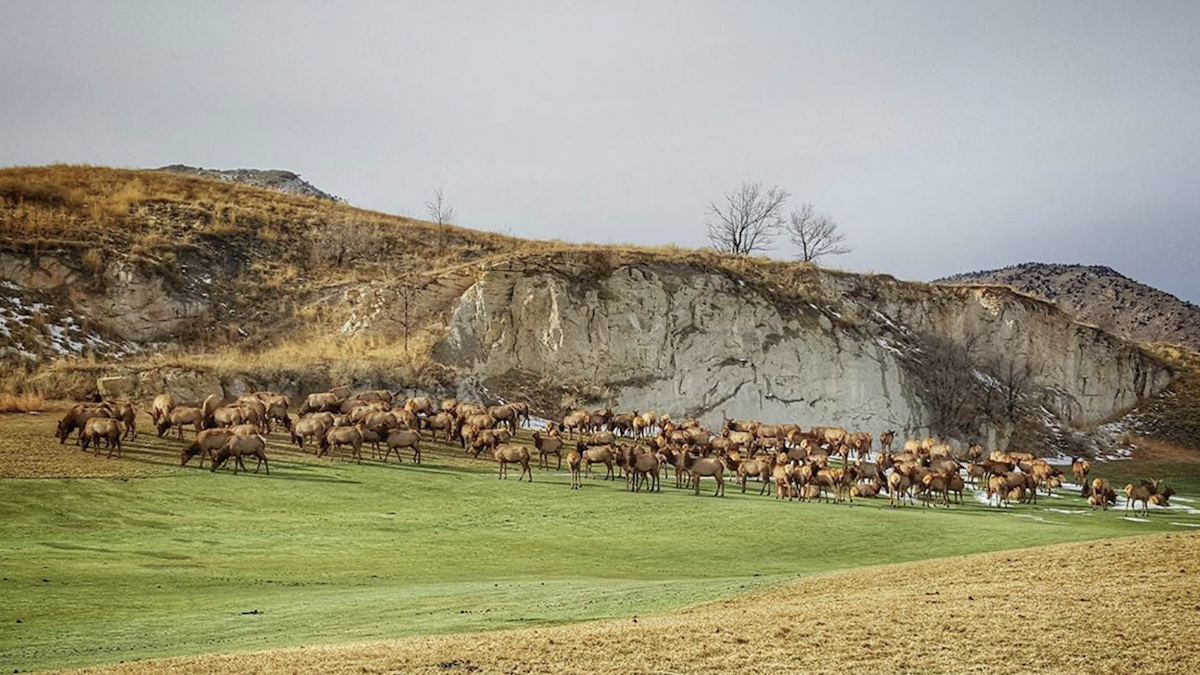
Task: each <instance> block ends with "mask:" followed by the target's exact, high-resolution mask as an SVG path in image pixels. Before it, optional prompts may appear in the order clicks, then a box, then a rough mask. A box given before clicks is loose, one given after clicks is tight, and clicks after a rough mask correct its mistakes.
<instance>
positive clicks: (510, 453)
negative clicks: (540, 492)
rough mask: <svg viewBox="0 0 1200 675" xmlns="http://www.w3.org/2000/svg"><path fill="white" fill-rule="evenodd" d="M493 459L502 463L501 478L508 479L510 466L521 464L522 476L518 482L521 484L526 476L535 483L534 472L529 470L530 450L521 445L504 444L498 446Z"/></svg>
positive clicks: (493, 453)
mask: <svg viewBox="0 0 1200 675" xmlns="http://www.w3.org/2000/svg"><path fill="white" fill-rule="evenodd" d="M492 457H494V458H495V459H496V461H497V462H499V463H500V475H499V478H508V465H509V464H520V465H521V475H520V477H518V478H517V482H518V483H519V482H521V480H522V479H523V478H525V476H529V482H530V483H532V482H533V471H532V470H531V469H530V468H529V450H527V449H526V448H525V447H523V446H520V445H511V444H504V445H501V446H498V447H497V448H496V449H495V450H493V451H492Z"/></svg>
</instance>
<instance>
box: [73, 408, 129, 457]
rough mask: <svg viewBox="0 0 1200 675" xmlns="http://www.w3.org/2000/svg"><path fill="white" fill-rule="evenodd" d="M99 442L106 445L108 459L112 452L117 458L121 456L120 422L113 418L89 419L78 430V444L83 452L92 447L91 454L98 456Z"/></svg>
mask: <svg viewBox="0 0 1200 675" xmlns="http://www.w3.org/2000/svg"><path fill="white" fill-rule="evenodd" d="M100 441H105V442H107V443H108V457H109V458H110V459H111V458H112V456H113V450H116V451H117V457H120V456H121V420H119V419H116V418H114V417H91V418H89V419H88V420H87V422H84V425H83V429H80V430H79V444H80V445H81V446H82V448H83V449H84V450H87V449H88V445H89V444H90V445H92V452H93V453H95V454H96V455H99V454H100Z"/></svg>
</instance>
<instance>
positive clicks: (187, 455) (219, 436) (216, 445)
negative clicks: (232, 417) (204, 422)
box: [179, 429, 234, 469]
mask: <svg viewBox="0 0 1200 675" xmlns="http://www.w3.org/2000/svg"><path fill="white" fill-rule="evenodd" d="M233 435H234V434H233V431H231V430H229V429H205V430H204V431H201V432H200V433H198V434H196V438H194V439H193V440H192V442H191V443H189V444H188V445H187V447H185V448H184V449H183V450H182V451H181V452H180V453H179V465H180V466H187V463H188V462H189V461H191V459H192V458H193V457H195V456H196V455H200V468H201V469H203V468H204V458H205V457H206V456H207V457H208V458H209V459H212V458H213V456H214V454H215V453H216V451H217V450H220V449H221V447H222V446H223V445H225V443H226V442H227V441H229V439H230V438H233Z"/></svg>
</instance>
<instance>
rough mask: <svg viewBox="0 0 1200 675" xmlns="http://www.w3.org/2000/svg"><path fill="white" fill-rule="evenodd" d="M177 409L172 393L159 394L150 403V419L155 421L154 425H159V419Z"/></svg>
mask: <svg viewBox="0 0 1200 675" xmlns="http://www.w3.org/2000/svg"><path fill="white" fill-rule="evenodd" d="M174 409H175V397H174V396H171V395H170V394H159V395H158V396H155V397H154V400H153V401H152V402H151V403H150V419H151V420H153V421H154V426H155V427H157V426H158V423H159V421H161V420H162V419H163V418H164V417H166V416H167V415H170V414H171V411H172V410H174Z"/></svg>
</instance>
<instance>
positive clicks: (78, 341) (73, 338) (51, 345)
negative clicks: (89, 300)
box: [0, 283, 139, 361]
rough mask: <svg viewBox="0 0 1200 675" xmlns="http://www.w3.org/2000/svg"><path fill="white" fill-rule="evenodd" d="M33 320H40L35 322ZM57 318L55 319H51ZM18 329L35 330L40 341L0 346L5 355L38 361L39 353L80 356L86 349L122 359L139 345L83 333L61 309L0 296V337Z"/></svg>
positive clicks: (17, 287) (11, 333)
mask: <svg viewBox="0 0 1200 675" xmlns="http://www.w3.org/2000/svg"><path fill="white" fill-rule="evenodd" d="M3 286H4V288H7V289H12V290H20V287H19V286H15V285H14V284H11V283H5V284H4V285H3ZM34 317H39V318H38V319H37V320H36V323H35V319H34ZM54 317H57V318H54ZM16 326H20V330H21V331H22V332H21V333H18V335H21V334H27V333H26V331H28V330H29V329H30V327H34V328H35V329H36V330H37V332H38V333H40V337H39V338H35V339H34V342H33V343H28V340H26V342H17V343H16V344H12V345H8V346H5V347H3V350H4V353H11V354H19V355H20V356H22V357H24V358H27V359H29V360H31V361H37V360H38V358H39V356H38V352H39V351H40V352H42V353H43V354H44V353H45V352H46V351H49V352H50V353H51V354H52V355H54V356H79V355H83V354H85V353H86V352H87V351H88V350H92V351H95V352H97V353H105V354H110V355H114V356H124V355H126V354H130V353H133V352H136V351H138V350H139V347H138V345H136V344H134V343H132V342H128V341H122V342H118V341H109V340H105V339H104V338H102V337H100V336H99V335H96V334H91V333H85V332H84V331H83V329H82V328H81V327H80V322H79V320H78V319H77V318H76V317H74V316H71V315H70V314H67V313H66V312H65V311H64V310H61V309H60V308H56V307H52V306H50V305H47V304H45V303H41V302H33V303H29V304H26V303H25V301H24V300H23V299H22V298H21V297H20V296H17V295H0V338H8V339H9V340H14V335H13V333H14V330H15V327H16Z"/></svg>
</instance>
